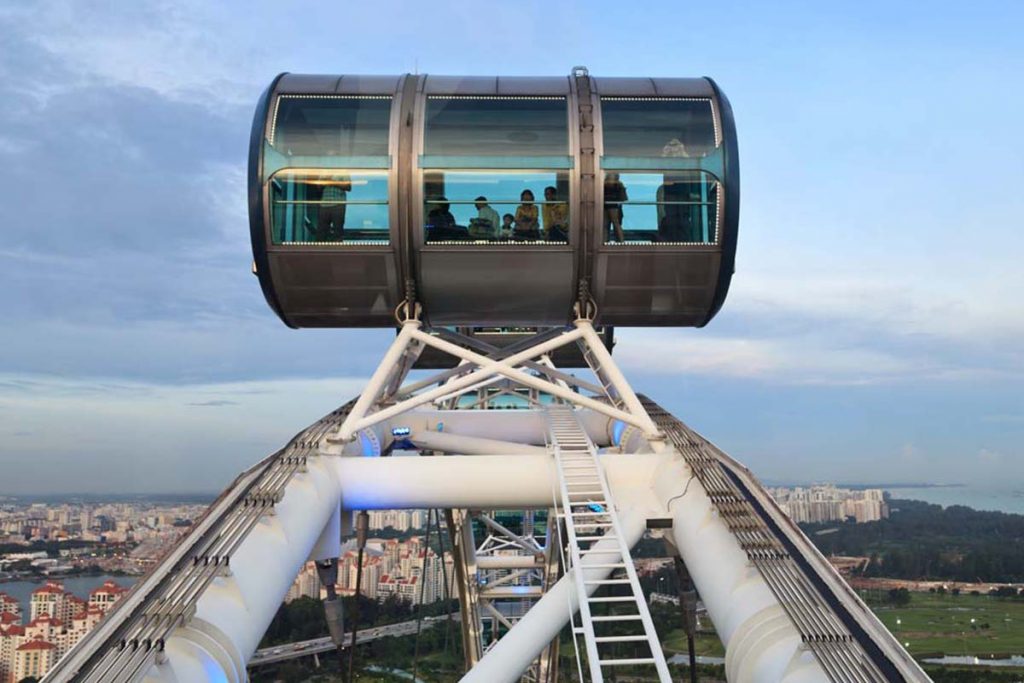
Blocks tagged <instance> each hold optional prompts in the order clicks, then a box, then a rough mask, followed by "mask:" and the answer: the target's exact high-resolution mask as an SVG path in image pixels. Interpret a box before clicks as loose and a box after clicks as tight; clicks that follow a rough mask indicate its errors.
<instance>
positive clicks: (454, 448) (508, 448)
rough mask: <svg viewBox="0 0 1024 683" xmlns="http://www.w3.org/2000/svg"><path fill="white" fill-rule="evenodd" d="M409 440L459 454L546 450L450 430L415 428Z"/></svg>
mask: <svg viewBox="0 0 1024 683" xmlns="http://www.w3.org/2000/svg"><path fill="white" fill-rule="evenodd" d="M409 440H410V441H412V442H413V443H414V444H416V445H417V446H419V447H421V448H429V449H430V450H434V451H444V452H445V453H453V454H459V455H491V454H494V453H507V454H509V455H516V454H522V455H547V452H548V451H547V449H546V448H544V447H543V446H531V445H529V444H524V443H515V442H513V441H502V440H500V439H484V438H481V437H478V436H461V435H459V434H452V433H450V432H431V431H426V430H422V431H421V430H417V431H415V432H413V433H412V434H411V435H409Z"/></svg>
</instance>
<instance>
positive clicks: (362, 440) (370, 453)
mask: <svg viewBox="0 0 1024 683" xmlns="http://www.w3.org/2000/svg"><path fill="white" fill-rule="evenodd" d="M359 445H360V446H362V447H363V457H364V458H376V457H377V456H379V455H380V453H379V452H378V451H377V444H375V443H374V442H373V440H372V439H370V437H368V436H366V434H365V433H364V432H360V433H359Z"/></svg>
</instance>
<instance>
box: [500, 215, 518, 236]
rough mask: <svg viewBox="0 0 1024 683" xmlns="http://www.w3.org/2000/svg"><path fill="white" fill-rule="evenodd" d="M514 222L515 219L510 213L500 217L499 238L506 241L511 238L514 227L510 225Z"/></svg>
mask: <svg viewBox="0 0 1024 683" xmlns="http://www.w3.org/2000/svg"><path fill="white" fill-rule="evenodd" d="M515 220H516V217H515V216H513V215H512V214H510V213H506V214H505V215H504V216H502V217H501V234H500V235H499V237H503V238H505V239H508V238H509V237H511V236H512V230H513V229H514V227H515V226H513V225H512V224H513V223H514V222H515Z"/></svg>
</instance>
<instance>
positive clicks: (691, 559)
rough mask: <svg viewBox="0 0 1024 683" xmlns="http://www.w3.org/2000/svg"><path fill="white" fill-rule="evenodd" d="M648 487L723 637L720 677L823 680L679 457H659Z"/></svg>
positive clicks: (761, 682)
mask: <svg viewBox="0 0 1024 683" xmlns="http://www.w3.org/2000/svg"><path fill="white" fill-rule="evenodd" d="M654 482H655V484H654V489H655V490H654V493H655V495H656V496H657V498H658V499H659V500H660V501H662V502H663V503H664V504H665V505H666V506H667V507H668V510H669V514H670V515H671V516H672V538H673V540H674V541H675V545H676V547H677V548H678V549H679V554H680V555H681V556H682V558H683V560H684V561H685V562H686V568H687V570H688V571H689V572H690V575H691V576H692V577H693V582H694V584H695V585H696V586H697V590H698V591H699V592H700V596H701V599H702V600H703V601H704V605H705V606H706V607H707V611H708V615H709V616H710V617H711V620H712V621H713V622H714V624H715V631H716V632H717V633H718V637H719V638H720V639H721V641H722V643H723V644H724V645H725V652H726V655H725V660H726V677H727V678H728V680H730V681H743V682H744V683H769V682H770V683H779V682H783V683H797V682H799V683H809V682H811V681H817V682H821V683H825V682H826V681H828V680H829V678H828V676H827V675H826V673H825V671H824V670H823V669H822V668H821V666H820V664H819V663H818V661H817V660H816V659H815V658H814V656H813V654H812V653H810V652H808V651H806V649H805V648H803V646H802V643H801V639H800V634H799V633H798V632H797V630H796V628H795V627H794V626H793V624H792V622H791V621H790V620H789V618H788V617H787V616H786V614H785V612H784V610H783V608H782V606H781V605H780V604H779V601H778V599H777V598H776V597H775V595H774V594H773V593H772V591H771V589H770V588H769V587H768V584H767V583H766V582H765V580H764V578H763V577H762V576H761V574H760V572H758V571H757V569H756V568H754V567H753V566H752V565H751V564H750V562H749V561H748V560H747V556H746V553H745V552H744V551H743V549H742V548H741V547H740V545H739V541H738V540H737V539H736V536H734V535H733V533H732V532H731V531H730V530H729V528H728V527H727V526H726V524H725V522H724V521H723V520H722V519H721V518H720V517H719V516H718V514H717V513H716V512H715V509H714V506H713V505H712V503H711V500H710V499H709V498H708V496H707V494H706V493H705V491H704V488H703V486H701V484H700V482H698V481H697V480H696V479H694V478H693V476H692V473H691V472H690V470H689V469H688V468H687V467H686V465H685V464H684V463H683V461H682V459H681V458H678V457H675V458H671V459H669V460H666V461H664V463H663V465H662V466H661V467H660V468H658V471H657V473H656V476H655V477H654Z"/></svg>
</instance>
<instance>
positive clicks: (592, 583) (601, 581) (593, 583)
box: [583, 579, 629, 586]
mask: <svg viewBox="0 0 1024 683" xmlns="http://www.w3.org/2000/svg"><path fill="white" fill-rule="evenodd" d="M624 583H629V579H596V580H594V581H584V582H583V585H585V586H611V585H612V584H615V585H621V584H624Z"/></svg>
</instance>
